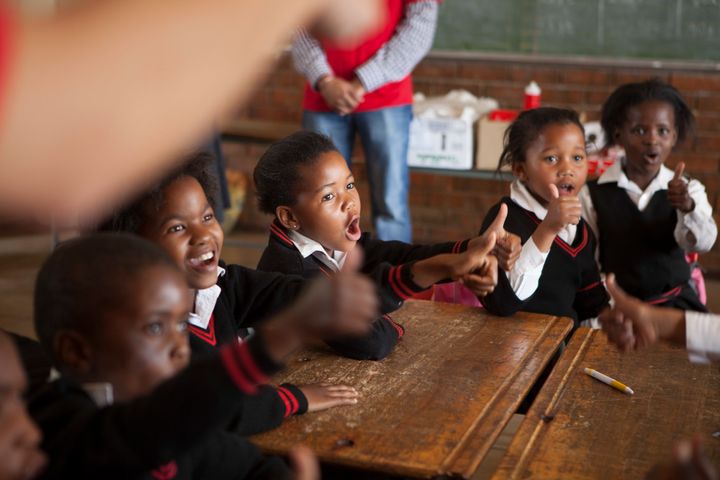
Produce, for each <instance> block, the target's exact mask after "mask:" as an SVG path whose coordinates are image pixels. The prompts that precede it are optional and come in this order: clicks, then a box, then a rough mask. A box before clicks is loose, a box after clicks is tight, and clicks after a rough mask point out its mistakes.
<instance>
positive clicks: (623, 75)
mask: <svg viewBox="0 0 720 480" xmlns="http://www.w3.org/2000/svg"><path fill="white" fill-rule="evenodd" d="M669 77H670V75H669V74H668V72H666V71H659V70H649V69H648V70H630V71H628V70H617V71H615V72H613V73H612V75H611V82H610V83H611V84H612V85H613V86H614V87H615V88H617V87H619V86H620V85H623V84H625V83H636V82H644V81H645V80H650V79H651V78H660V79H661V80H664V81H666V82H667V81H668V80H669Z"/></svg>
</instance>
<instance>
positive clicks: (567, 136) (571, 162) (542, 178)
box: [513, 124, 587, 206]
mask: <svg viewBox="0 0 720 480" xmlns="http://www.w3.org/2000/svg"><path fill="white" fill-rule="evenodd" d="M513 172H514V173H515V175H516V176H517V177H518V178H519V179H520V180H521V181H522V182H523V183H524V184H525V186H526V187H527V188H528V190H530V193H532V194H533V196H534V197H535V198H536V199H537V200H538V201H539V202H540V204H541V205H543V206H547V204H548V203H549V202H550V200H551V199H552V193H551V190H550V184H553V185H555V186H556V187H557V189H558V192H559V193H560V196H565V195H574V196H576V195H578V193H579V191H580V188H581V187H582V186H583V185H584V184H585V179H586V177H587V159H586V153H585V137H584V136H583V133H582V131H581V130H580V128H578V126H577V125H573V124H565V125H561V124H552V125H548V126H547V127H545V128H544V129H543V130H542V131H541V132H540V135H539V136H538V138H537V139H536V140H535V141H534V142H532V143H531V144H530V146H529V147H528V149H527V151H526V152H525V162H522V163H516V164H513Z"/></svg>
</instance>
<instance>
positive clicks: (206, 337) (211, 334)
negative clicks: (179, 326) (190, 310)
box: [188, 315, 217, 346]
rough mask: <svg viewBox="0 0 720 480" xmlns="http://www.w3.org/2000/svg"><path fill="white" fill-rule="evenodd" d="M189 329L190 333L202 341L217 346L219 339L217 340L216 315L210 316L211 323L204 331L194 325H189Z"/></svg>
mask: <svg viewBox="0 0 720 480" xmlns="http://www.w3.org/2000/svg"><path fill="white" fill-rule="evenodd" d="M188 329H189V330H190V333H192V334H193V335H195V336H196V337H198V338H199V339H200V340H203V341H205V342H207V343H209V344H210V345H212V346H215V345H217V338H215V315H210V322H209V323H208V326H207V329H205V330H203V329H202V328H200V327H198V326H196V325H193V324H192V323H191V324H188Z"/></svg>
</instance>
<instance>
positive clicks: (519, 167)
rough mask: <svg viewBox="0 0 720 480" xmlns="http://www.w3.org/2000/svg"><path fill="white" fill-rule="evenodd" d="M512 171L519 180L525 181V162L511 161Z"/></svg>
mask: <svg viewBox="0 0 720 480" xmlns="http://www.w3.org/2000/svg"><path fill="white" fill-rule="evenodd" d="M512 172H513V175H515V176H516V177H517V178H518V179H519V180H520V181H521V182H526V181H527V174H526V173H525V164H524V163H523V162H513V164H512Z"/></svg>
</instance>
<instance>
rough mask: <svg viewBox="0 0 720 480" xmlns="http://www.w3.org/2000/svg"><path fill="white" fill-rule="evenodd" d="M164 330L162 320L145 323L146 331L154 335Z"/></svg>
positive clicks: (160, 333)
mask: <svg viewBox="0 0 720 480" xmlns="http://www.w3.org/2000/svg"><path fill="white" fill-rule="evenodd" d="M163 330H164V329H163V324H162V323H161V322H152V323H148V324H147V325H145V332H146V333H148V334H149V335H152V336H157V335H162V333H163Z"/></svg>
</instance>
